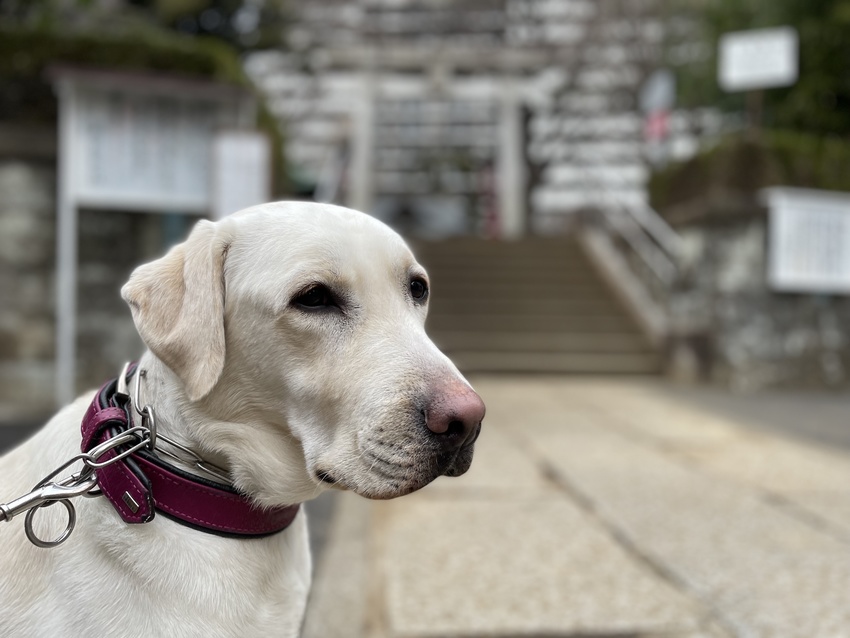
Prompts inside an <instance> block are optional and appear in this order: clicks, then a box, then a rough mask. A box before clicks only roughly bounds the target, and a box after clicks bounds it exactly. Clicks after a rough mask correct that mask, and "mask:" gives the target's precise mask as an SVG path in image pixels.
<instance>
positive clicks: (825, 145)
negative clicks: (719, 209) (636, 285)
mask: <svg viewBox="0 0 850 638" xmlns="http://www.w3.org/2000/svg"><path fill="white" fill-rule="evenodd" d="M848 166H850V143H848V142H846V141H845V140H842V139H837V138H834V137H823V136H820V135H812V134H807V133H800V132H797V131H769V132H765V134H763V135H762V136H760V137H759V138H758V139H753V138H748V137H741V136H734V137H729V138H726V139H724V140H722V141H721V142H720V143H719V144H717V145H716V146H714V147H712V148H710V149H708V150H706V151H703V152H702V153H700V154H698V155H697V156H695V157H694V158H692V159H690V160H688V161H686V162H683V163H680V164H673V165H671V166H669V167H667V168H666V169H664V170H662V171H658V172H656V173H655V174H654V175H653V176H652V179H651V181H650V186H649V189H650V199H651V201H652V203H653V206H655V207H656V208H657V209H658V210H659V211H661V212H662V214H663V213H665V212H667V211H670V210H671V209H673V208H675V207H676V206H677V205H680V204H686V203H690V202H695V201H699V200H706V199H709V198H711V197H712V196H715V195H718V194H722V195H723V196H724V197H726V198H728V197H730V196H731V197H741V198H749V200H750V201H751V200H752V198H753V197H754V195H755V194H756V192H757V191H758V190H759V189H761V188H765V187H768V186H797V187H801V188H818V189H824V190H838V191H850V171H848V170H847V167H848Z"/></svg>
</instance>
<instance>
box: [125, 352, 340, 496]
mask: <svg viewBox="0 0 850 638" xmlns="http://www.w3.org/2000/svg"><path fill="white" fill-rule="evenodd" d="M139 369H140V370H145V371H146V372H145V377H144V379H143V381H142V384H141V392H140V402H141V404H142V405H141V406H139V407H140V408H141V407H144V405H145V404H150V405H152V406H153V407H154V409H155V412H156V420H157V431H158V432H160V433H163V434H165V435H166V436H168V437H169V438H172V439H174V440H175V441H177V442H178V443H180V444H182V445H184V446H186V447H188V448H189V449H191V450H193V451H194V452H196V453H197V454H199V455H200V456H201V457H203V458H204V459H205V460H207V461H209V462H211V463H213V464H214V465H216V466H218V467H220V468H222V469H224V470H226V471H227V472H228V473H229V474H230V476H231V479H232V481H233V484H234V486H235V487H236V488H237V489H239V490H241V491H243V492H244V493H246V494H248V495H249V496H251V497H252V498H254V500H256V501H257V502H258V503H259V504H260V505H265V506H270V507H274V506H279V505H291V504H295V503H301V502H304V501H306V500H310V499H312V498H315V497H316V496H318V495H319V493H321V492H322V491H324V487H323V486H318V485H317V483H316V482H315V481H313V480H311V479H310V477H309V475H308V472H307V470H306V467H305V462H304V453H303V450H302V448H301V445H300V443H299V442H298V441H297V440H296V439H294V438H293V437H292V435H291V433H290V432H289V431H288V429H287V428H286V427H285V425H283V424H280V423H277V424H271V423H267V422H264V421H263V420H262V419H261V418H260V417H258V416H256V415H254V414H252V411H251V410H250V409H249V408H247V407H246V406H245V405H243V402H242V401H241V399H240V397H239V396H238V395H239V392H238V390H231V391H230V392H222V391H217V390H216V389H214V390H213V392H211V393H210V395H209V396H207V397H205V398H204V399H202V400H201V401H195V402H193V401H190V400H189V398H188V397H187V396H186V393H185V392H184V390H183V384H182V382H181V381H180V379H179V378H178V377H177V376H176V375H175V374H174V373H173V372H172V371H171V370H170V369H169V368H168V367H167V366H166V365H165V364H164V363H163V362H162V361H160V360H159V359H157V358H156V357H155V356H154V355H153V354H152V353H150V352H146V353H145V355H144V356H143V357H142V358H141V359H140V361H139ZM222 385H225V384H222ZM225 387H228V386H227V385H225ZM176 464H178V465H180V466H181V467H182V468H183V469H185V470H187V471H189V472H193V473H197V472H198V470H197V468H195V467H194V466H193V465H192V464H191V463H183V464H180V463H176Z"/></svg>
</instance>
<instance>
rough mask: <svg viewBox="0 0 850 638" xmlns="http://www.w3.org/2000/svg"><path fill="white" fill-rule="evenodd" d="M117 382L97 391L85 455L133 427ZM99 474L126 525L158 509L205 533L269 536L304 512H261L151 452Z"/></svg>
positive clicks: (226, 488)
mask: <svg viewBox="0 0 850 638" xmlns="http://www.w3.org/2000/svg"><path fill="white" fill-rule="evenodd" d="M117 381H118V380H117V379H113V380H112V381H110V382H108V383H106V384H105V385H104V386H103V387H102V388H101V389H100V391H98V393H97V394H96V395H95V397H94V400H93V401H92V402H91V405H90V406H89V408H88V410H87V411H86V414H85V417H83V422H82V426H81V430H82V435H83V441H82V445H81V446H80V449H81V450H82V451H83V452H88V451H89V450H91V449H92V448H94V447H95V446H97V445H99V444H100V443H103V442H104V441H106V440H107V439H110V438H112V437H114V436H117V435H119V434H121V432H124V431H126V430H128V429H129V428H131V427H132V426H133V421H132V417H131V414H130V412H131V409H130V405H129V402H128V398H127V396H126V395H123V394H119V393H117V392H116V389H117ZM131 445H132V443H128V444H127V445H126V446H125V447H123V448H122V447H117V448H115V449H112V450H110V451H108V452H106V453H105V454H103V455H102V456H101V457H100V458H99V459H98V461H108V460H109V459H112V458H114V457H115V456H117V455H119V454H121V451H122V450H124V449H128V448H129V447H130V446H131ZM95 473H96V476H97V482H98V486H99V487H100V489H101V491H102V492H103V495H104V496H106V498H107V499H108V500H109V502H110V503H112V506H113V507H114V508H115V510H116V511H117V512H118V514H119V515H120V516H121V518H122V519H123V520H124V521H125V522H127V523H148V522H150V521H151V520H153V518H154V515H155V513H156V511H157V510H159V511H160V512H162V513H163V514H165V515H166V516H168V517H169V518H172V519H173V520H175V521H177V522H178V523H181V524H183V525H187V526H189V527H193V528H195V529H198V530H200V531H202V532H208V533H213V534H219V535H224V536H237V537H251V536H266V535H269V534H275V533H277V532H281V531H283V530H285V529H286V528H287V527H289V525H290V524H291V523H292V521H293V519H294V518H295V515H296V514H298V509H299V505H289V506H286V507H277V508H273V509H261V508H260V507H258V506H257V505H255V504H253V503H252V502H251V501H250V500H249V499H248V497H247V496H245V495H244V494H241V493H239V492H237V491H236V490H235V489H234V488H233V487H232V486H231V485H227V484H224V483H219V482H215V481H210V480H207V479H205V478H202V477H200V476H196V475H194V474H190V473H188V472H185V471H183V470H181V469H180V468H178V467H175V466H174V465H172V464H170V463H167V462H165V461H164V460H163V459H162V458H161V457H160V456H159V455H157V454H156V452H155V451H150V450H148V449H146V448H143V449H140V450H137V451H136V452H134V453H132V454H130V455H129V456H127V457H126V458H124V459H122V460H120V461H117V462H115V463H111V464H109V465H104V466H102V467H98V468H97V469H96V470H95Z"/></svg>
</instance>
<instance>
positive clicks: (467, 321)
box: [413, 237, 660, 374]
mask: <svg viewBox="0 0 850 638" xmlns="http://www.w3.org/2000/svg"><path fill="white" fill-rule="evenodd" d="M413 246H414V250H415V252H416V255H417V257H418V259H419V261H420V262H421V263H422V264H423V265H424V266H425V267H426V268H427V269H428V273H429V275H430V277H431V286H432V291H433V297H432V300H431V309H430V314H429V317H428V323H427V324H426V325H427V328H428V333H429V334H430V335H431V337H432V338H433V339H434V341H435V343H436V344H437V345H438V346H439V347H440V348H441V349H442V350H443V351H444V352H446V354H448V355H449V356H450V357H451V358H452V360H453V361H454V362H455V363H456V364H457V365H458V367H459V368H460V369H461V370H462V371H464V372H541V373H543V372H549V373H599V374H655V373H658V372H660V360H659V357H658V354H657V353H656V352H655V350H654V349H653V347H652V346H651V344H650V342H649V340H648V339H647V338H646V337H645V336H644V335H643V334H642V333H641V331H640V329H639V328H638V326H637V324H636V322H635V321H634V320H633V319H632V317H631V316H629V315H628V314H627V312H626V310H625V309H624V308H623V307H622V305H621V304H620V303H619V301H618V300H617V298H616V297H615V296H614V293H613V292H612V291H611V290H609V288H608V286H607V285H606V283H605V282H604V281H603V280H602V279H601V278H600V276H599V275H598V274H597V272H596V271H595V269H594V266H593V264H592V263H591V262H590V261H589V260H588V258H587V257H586V256H585V254H584V252H583V250H582V248H581V246H580V245H579V244H578V242H577V241H576V240H575V239H573V238H564V237H560V238H529V239H524V240H521V241H516V242H497V241H487V240H482V239H476V238H468V237H464V238H455V239H449V240H443V241H438V242H425V241H417V242H414V243H413Z"/></svg>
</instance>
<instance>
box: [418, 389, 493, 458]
mask: <svg viewBox="0 0 850 638" xmlns="http://www.w3.org/2000/svg"><path fill="white" fill-rule="evenodd" d="M484 411H485V407H484V402H483V401H482V400H481V397H480V396H478V394H476V392H475V391H474V390H473V389H472V388H470V387H469V386H468V385H466V384H465V383H463V382H462V381H460V380H457V381H454V382H453V383H451V384H447V385H445V386H443V387H441V388H440V389H439V391H437V392H435V393H434V394H432V399H431V401H430V402H429V405H428V407H427V408H426V409H425V425H426V426H428V429H429V430H430V431H431V432H432V433H433V435H434V437H435V439H436V440H437V441H439V443H440V445H441V446H442V447H443V449H444V451H446V452H451V451H454V450H457V449H459V448H461V447H463V446H464V445H467V444H469V443H472V442H473V441H474V440H475V438H476V437H477V436H478V432H479V430H480V429H481V421H482V420H483V419H484Z"/></svg>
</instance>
